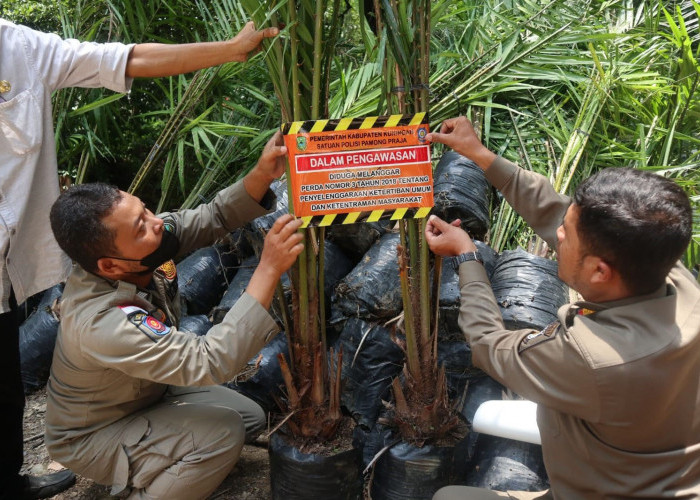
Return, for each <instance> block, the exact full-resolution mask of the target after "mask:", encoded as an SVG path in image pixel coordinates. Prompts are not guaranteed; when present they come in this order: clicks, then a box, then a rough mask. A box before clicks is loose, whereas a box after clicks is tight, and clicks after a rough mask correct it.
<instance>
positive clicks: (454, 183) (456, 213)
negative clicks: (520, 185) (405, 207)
mask: <svg viewBox="0 0 700 500" xmlns="http://www.w3.org/2000/svg"><path fill="white" fill-rule="evenodd" d="M433 193H434V199H435V207H434V208H433V213H434V214H436V215H437V216H439V217H440V218H442V219H444V220H446V221H447V222H452V221H453V220H454V219H461V221H462V228H463V229H466V230H467V231H469V233H470V234H471V235H472V236H473V237H474V238H479V239H482V238H483V237H484V236H485V235H486V232H487V231H488V229H489V222H490V220H489V219H490V218H489V205H490V203H491V200H490V193H491V187H490V185H489V183H488V181H487V180H486V177H485V176H484V172H483V171H482V170H481V169H480V168H479V167H478V166H477V165H476V163H474V162H473V161H471V160H470V159H469V158H466V157H464V156H462V155H460V154H459V153H456V152H454V151H447V152H446V153H445V154H443V155H442V158H440V161H439V162H438V164H437V166H436V167H435V173H434V175H433Z"/></svg>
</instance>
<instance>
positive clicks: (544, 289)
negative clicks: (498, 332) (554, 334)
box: [491, 248, 569, 330]
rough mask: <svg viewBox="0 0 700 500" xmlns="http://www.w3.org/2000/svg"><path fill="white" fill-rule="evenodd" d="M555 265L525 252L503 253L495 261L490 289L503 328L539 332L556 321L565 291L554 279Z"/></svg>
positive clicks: (555, 274)
mask: <svg viewBox="0 0 700 500" xmlns="http://www.w3.org/2000/svg"><path fill="white" fill-rule="evenodd" d="M557 272H558V266H557V262H555V261H553V260H549V259H545V258H542V257H538V256H536V255H533V254H531V253H528V252H526V251H525V250H523V249H521V248H518V249H517V250H506V251H504V252H503V253H502V254H501V256H500V257H499V259H498V262H497V264H496V268H495V269H494V272H493V278H492V280H491V287H492V289H493V293H494V295H495V297H496V302H498V304H499V306H500V308H501V314H502V315H503V322H504V324H505V326H506V328H508V329H510V330H518V329H521V328H535V329H538V330H539V329H542V328H544V327H545V326H547V325H548V324H550V323H551V322H553V321H556V319H557V309H559V308H560V307H561V306H563V305H564V304H566V303H567V302H568V301H569V289H568V287H567V286H566V285H565V284H564V283H563V282H562V281H561V280H560V279H559V277H558V276H557Z"/></svg>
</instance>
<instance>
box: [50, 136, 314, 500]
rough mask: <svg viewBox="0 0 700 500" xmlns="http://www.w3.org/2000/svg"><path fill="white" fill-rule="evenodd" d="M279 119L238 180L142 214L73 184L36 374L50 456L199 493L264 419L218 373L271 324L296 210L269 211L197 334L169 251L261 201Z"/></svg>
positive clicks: (248, 214) (273, 162) (254, 346)
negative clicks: (170, 209)
mask: <svg viewBox="0 0 700 500" xmlns="http://www.w3.org/2000/svg"><path fill="white" fill-rule="evenodd" d="M281 144H282V137H281V134H280V133H277V134H276V135H275V136H274V137H273V138H272V139H271V140H270V141H269V142H268V144H267V145H266V146H265V149H264V151H263V153H262V156H261V158H260V160H259V162H258V164H257V165H256V167H255V168H254V169H253V170H252V171H251V172H250V173H249V174H248V175H247V176H246V177H245V178H244V179H243V180H242V181H240V182H238V183H236V184H234V185H233V186H230V187H228V188H226V189H224V190H222V191H220V192H219V193H218V194H217V195H216V197H215V198H214V200H213V201H212V202H211V203H209V204H206V205H201V206H200V207H198V208H197V209H194V210H186V211H182V212H174V213H165V214H160V215H159V216H155V215H153V214H152V213H151V212H150V211H149V210H147V209H146V208H145V205H144V204H143V203H142V202H141V201H140V200H139V199H138V198H136V197H134V196H132V195H130V194H127V193H124V192H121V191H119V190H117V189H116V188H114V187H111V186H106V185H101V184H93V185H82V186H74V187H72V188H70V189H69V190H68V191H66V192H65V193H63V194H62V195H61V196H60V197H59V199H58V201H56V203H55V204H54V206H53V207H52V209H51V227H52V229H53V231H54V234H55V236H56V240H57V241H58V243H59V244H60V245H61V248H62V249H63V250H64V251H65V252H66V253H67V254H68V255H69V256H70V257H71V258H72V259H73V260H74V261H76V263H77V264H76V265H75V267H74V269H73V272H72V273H71V275H70V277H69V278H68V281H67V282H66V286H65V291H64V293H63V299H62V302H61V325H60V330H59V334H58V338H57V341H56V348H55V352H54V358H53V364H52V367H51V376H50V379H49V382H48V386H47V392H48V402H47V408H46V446H47V448H48V451H49V454H50V455H51V457H52V458H53V459H55V460H58V461H59V462H61V463H62V464H64V465H66V466H69V467H70V468H71V469H72V470H74V471H75V472H77V473H79V474H82V475H83V476H86V477H88V478H91V479H93V480H95V481H97V482H99V483H102V484H110V485H113V489H112V493H113V494H117V493H119V492H121V491H125V490H126V491H128V490H127V488H131V496H130V498H166V497H168V498H170V499H185V498H186V499H193V498H205V497H207V496H208V495H209V494H210V493H211V492H212V491H213V490H214V489H216V487H217V486H218V485H219V484H220V483H221V481H222V480H223V479H224V477H225V476H226V475H227V474H228V473H229V472H230V470H231V469H232V468H233V466H234V464H235V463H236V460H237V459H238V456H239V454H240V451H241V448H242V447H243V442H244V439H245V438H246V437H247V438H254V437H255V436H256V435H257V434H258V433H259V432H260V430H261V429H262V428H263V427H264V425H265V414H264V412H263V411H262V409H261V408H260V407H259V406H258V405H257V404H256V403H254V402H253V401H251V400H249V399H247V398H245V397H243V396H241V395H240V394H238V393H236V392H234V391H232V390H230V389H227V388H224V387H221V386H218V385H215V384H221V383H223V382H226V381H228V380H230V379H231V378H232V377H233V376H234V375H235V374H236V373H237V372H238V371H240V369H241V368H242V367H243V366H244V365H245V363H246V362H247V360H249V359H250V358H251V357H253V356H254V355H255V354H256V353H257V352H258V351H259V350H260V349H261V348H262V347H263V346H264V345H265V343H266V342H267V341H268V340H269V339H270V338H271V337H272V336H273V335H274V334H275V333H276V332H277V331H278V328H277V325H276V323H275V322H274V321H273V319H272V318H271V316H270V315H269V314H268V312H267V309H268V308H269V306H270V303H271V300H272V297H273V295H274V291H275V287H276V285H277V282H278V280H279V278H280V276H281V275H282V273H284V272H286V271H287V269H288V268H289V267H290V266H291V264H292V263H293V262H294V260H295V258H296V257H297V255H298V254H299V253H300V252H301V250H302V248H303V245H302V244H301V243H300V242H301V235H300V234H299V233H297V229H298V228H299V226H300V224H301V222H300V221H299V220H294V218H293V217H292V216H291V215H284V216H282V217H280V218H279V219H278V220H277V221H276V222H275V224H274V226H273V227H272V229H271V231H270V233H269V234H268V235H267V237H266V238H265V245H264V248H263V251H262V255H261V258H260V265H259V266H258V268H257V269H256V271H255V273H254V275H253V277H252V278H251V281H250V284H249V285H248V288H247V289H246V293H244V294H243V296H242V297H241V298H240V299H239V300H238V302H237V303H236V304H235V305H234V307H233V308H231V310H230V311H229V312H228V314H227V315H226V317H225V318H224V320H223V321H222V322H221V323H220V324H218V325H216V326H215V327H213V328H212V329H211V330H209V332H208V333H207V334H206V335H204V336H201V337H198V336H196V335H194V334H190V333H188V332H181V331H179V330H178V323H179V320H180V308H179V301H180V295H179V292H178V289H177V271H176V268H175V264H174V262H173V261H172V260H170V259H171V258H173V257H176V256H181V255H184V254H187V253H189V252H191V251H193V250H195V249H197V248H199V247H202V246H206V245H211V244H212V243H214V241H215V240H216V239H217V238H219V237H221V236H223V235H225V234H226V233H228V232H230V231H232V230H233V229H235V228H236V227H239V226H240V225H242V224H243V223H245V222H247V221H249V220H251V219H253V218H255V217H258V216H260V215H263V214H265V213H268V212H269V211H270V209H271V208H273V207H274V203H275V199H274V195H273V194H272V192H271V191H270V190H269V185H270V182H271V181H272V180H273V179H274V178H277V177H279V176H280V175H281V174H282V172H283V166H282V157H283V155H284V153H285V152H286V148H285V147H284V146H282V145H281Z"/></svg>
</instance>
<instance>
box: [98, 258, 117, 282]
mask: <svg viewBox="0 0 700 500" xmlns="http://www.w3.org/2000/svg"><path fill="white" fill-rule="evenodd" d="M96 264H97V274H100V275H102V276H105V277H107V278H109V277H111V276H115V275H121V274H122V271H123V269H122V263H121V262H119V261H118V260H117V259H111V258H109V257H100V258H99V259H97V263H96Z"/></svg>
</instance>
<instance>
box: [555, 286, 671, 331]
mask: <svg viewBox="0 0 700 500" xmlns="http://www.w3.org/2000/svg"><path fill="white" fill-rule="evenodd" d="M671 293H673V291H672V290H670V289H669V287H668V285H667V284H666V283H664V284H663V285H661V286H660V287H659V288H657V289H656V290H654V291H653V292H651V293H647V294H644V295H635V296H633V297H626V298H624V299H620V300H611V301H608V302H588V301H585V300H580V301H578V302H574V303H573V304H571V305H570V306H569V309H568V311H567V314H566V323H567V326H571V323H572V321H573V318H574V317H575V316H589V315H591V314H594V313H597V312H600V311H605V310H608V309H612V308H615V307H624V306H629V305H632V304H637V303H639V302H644V301H647V300H653V299H659V298H661V297H665V296H667V295H670V294H671Z"/></svg>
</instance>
